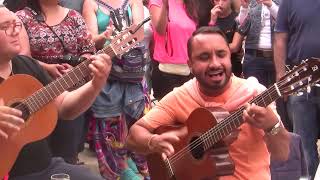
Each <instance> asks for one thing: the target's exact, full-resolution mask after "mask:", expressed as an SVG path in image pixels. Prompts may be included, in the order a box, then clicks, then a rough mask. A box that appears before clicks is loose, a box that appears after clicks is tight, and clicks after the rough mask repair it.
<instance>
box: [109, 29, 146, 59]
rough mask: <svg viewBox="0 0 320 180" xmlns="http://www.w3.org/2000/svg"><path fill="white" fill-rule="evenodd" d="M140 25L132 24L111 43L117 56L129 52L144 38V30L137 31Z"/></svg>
mask: <svg viewBox="0 0 320 180" xmlns="http://www.w3.org/2000/svg"><path fill="white" fill-rule="evenodd" d="M138 26H139V25H131V26H130V27H128V28H127V29H125V30H124V31H122V32H120V33H119V34H117V35H116V36H115V37H114V38H113V39H112V41H111V43H110V44H109V46H110V47H111V48H112V50H113V52H114V54H115V55H116V56H118V57H119V56H121V55H122V54H124V53H126V52H128V51H129V50H130V49H132V48H133V47H135V45H136V44H137V43H139V42H141V41H142V40H143V38H144V37H143V31H137V28H140V27H138Z"/></svg>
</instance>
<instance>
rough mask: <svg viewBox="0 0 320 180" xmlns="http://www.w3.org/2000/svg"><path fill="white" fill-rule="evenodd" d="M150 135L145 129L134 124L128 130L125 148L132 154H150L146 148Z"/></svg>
mask: <svg viewBox="0 0 320 180" xmlns="http://www.w3.org/2000/svg"><path fill="white" fill-rule="evenodd" d="M152 135H153V134H152V133H150V132H149V131H148V130H147V129H145V128H143V127H141V126H140V125H137V124H135V125H133V126H132V127H131V128H130V131H129V135H128V137H127V141H126V146H127V147H128V148H129V149H130V150H132V151H134V152H137V153H141V154H148V153H150V152H151V151H150V149H149V147H148V142H149V141H150V139H151V137H152Z"/></svg>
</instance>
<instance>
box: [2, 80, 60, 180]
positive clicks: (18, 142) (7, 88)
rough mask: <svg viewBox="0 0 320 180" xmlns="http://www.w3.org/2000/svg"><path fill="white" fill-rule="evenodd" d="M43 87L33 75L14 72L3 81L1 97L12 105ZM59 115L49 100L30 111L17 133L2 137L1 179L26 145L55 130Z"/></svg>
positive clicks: (7, 104)
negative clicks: (6, 137) (38, 108)
mask: <svg viewBox="0 0 320 180" xmlns="http://www.w3.org/2000/svg"><path fill="white" fill-rule="evenodd" d="M42 87H43V86H42V84H41V83H40V82H39V81H38V80H36V79H35V78H33V77H32V76H29V75H14V76H11V77H9V78H8V79H7V80H6V81H4V82H3V83H2V84H1V85H0V98H2V99H3V100H4V103H5V105H6V106H11V107H12V105H14V104H16V103H20V102H21V101H22V100H24V99H25V98H27V97H29V96H30V95H31V94H33V93H34V92H36V91H37V90H38V89H40V88H42ZM24 115H25V114H24ZM57 117H58V113H57V108H56V106H55V105H54V104H53V102H50V103H49V104H47V105H45V106H43V107H42V108H41V109H40V110H38V111H37V112H35V113H33V114H30V116H29V117H28V118H27V119H25V125H24V127H22V128H21V129H20V131H19V132H18V133H16V134H14V135H12V136H10V138H9V139H7V140H5V139H2V138H0V147H1V148H0V154H1V158H0V159H1V164H0V179H1V178H2V177H4V176H5V175H6V174H8V172H9V171H10V169H11V168H12V166H13V164H14V162H15V161H16V159H17V156H18V154H19V152H20V150H21V149H22V148H23V146H24V145H26V144H28V143H30V142H33V141H37V140H40V139H43V138H45V137H47V136H48V135H49V134H50V133H51V132H52V131H53V130H54V128H55V126H56V123H57Z"/></svg>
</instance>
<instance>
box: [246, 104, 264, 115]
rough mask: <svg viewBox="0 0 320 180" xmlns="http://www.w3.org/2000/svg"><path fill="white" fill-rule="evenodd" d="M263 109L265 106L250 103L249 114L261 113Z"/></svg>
mask: <svg viewBox="0 0 320 180" xmlns="http://www.w3.org/2000/svg"><path fill="white" fill-rule="evenodd" d="M264 110H265V107H261V106H257V105H256V104H254V103H253V104H252V105H251V107H250V112H249V114H261V113H262V112H263V111H264Z"/></svg>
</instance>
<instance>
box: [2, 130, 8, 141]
mask: <svg viewBox="0 0 320 180" xmlns="http://www.w3.org/2000/svg"><path fill="white" fill-rule="evenodd" d="M0 137H1V138H4V139H8V137H9V136H8V134H7V133H5V132H4V131H2V130H1V129H0Z"/></svg>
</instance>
